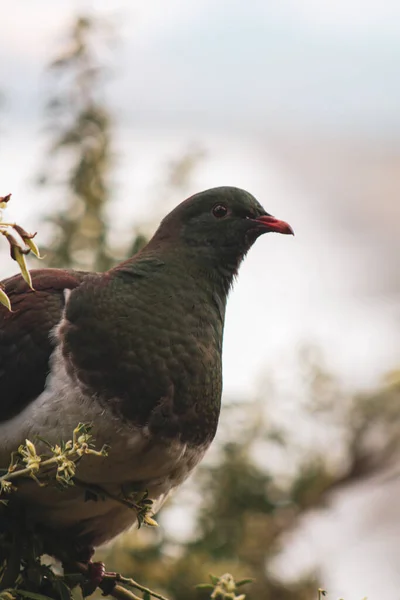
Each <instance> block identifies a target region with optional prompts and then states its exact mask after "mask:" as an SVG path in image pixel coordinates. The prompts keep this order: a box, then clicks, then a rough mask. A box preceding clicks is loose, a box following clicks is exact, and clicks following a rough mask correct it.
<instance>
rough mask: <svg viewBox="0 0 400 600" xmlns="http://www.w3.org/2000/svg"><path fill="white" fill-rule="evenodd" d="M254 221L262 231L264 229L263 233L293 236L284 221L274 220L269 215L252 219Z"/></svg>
mask: <svg viewBox="0 0 400 600" xmlns="http://www.w3.org/2000/svg"><path fill="white" fill-rule="evenodd" d="M254 221H255V222H256V223H260V225H262V227H263V229H264V228H265V232H267V231H276V232H277V233H284V234H287V235H294V231H293V229H292V228H291V227H290V225H289V224H288V223H286V222H285V221H279V219H275V217H272V216H271V215H262V216H261V217H257V219H254Z"/></svg>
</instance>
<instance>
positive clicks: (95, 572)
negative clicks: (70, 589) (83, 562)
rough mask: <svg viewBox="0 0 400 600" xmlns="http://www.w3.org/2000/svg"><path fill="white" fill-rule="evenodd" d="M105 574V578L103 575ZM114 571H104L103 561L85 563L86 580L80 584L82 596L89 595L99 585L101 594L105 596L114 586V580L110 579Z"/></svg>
mask: <svg viewBox="0 0 400 600" xmlns="http://www.w3.org/2000/svg"><path fill="white" fill-rule="evenodd" d="M105 575H107V576H108V577H107V580H106V581H105V580H104V576H105ZM115 575H116V574H115V573H108V572H107V573H106V567H105V564H104V563H103V562H92V561H89V562H88V563H87V581H86V582H85V583H84V584H83V585H82V592H83V596H90V595H91V594H93V592H94V591H95V590H96V589H97V588H98V587H101V590H102V592H103V596H107V595H108V594H109V593H110V592H111V591H112V589H113V588H114V586H115V581H114V580H113V579H112V577H113V576H115Z"/></svg>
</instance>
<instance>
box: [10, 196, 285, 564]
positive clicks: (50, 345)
mask: <svg viewBox="0 0 400 600" xmlns="http://www.w3.org/2000/svg"><path fill="white" fill-rule="evenodd" d="M267 232H278V233H281V234H293V230H292V228H291V227H290V226H289V225H288V224H287V223H286V222H284V221H281V220H279V219H276V218H275V217H273V216H271V215H270V214H269V213H267V212H266V211H265V210H264V208H263V207H262V206H261V204H260V203H259V202H258V201H257V200H256V199H255V198H254V196H252V195H251V194H250V193H249V192H247V191H245V190H243V189H239V188H235V187H230V186H225V187H218V188H212V189H208V190H205V191H202V192H200V193H197V194H195V195H193V196H191V197H190V198H188V199H186V200H184V201H183V202H182V203H180V204H179V205H178V206H176V207H175V208H174V209H173V210H172V211H171V212H170V213H169V214H168V215H167V216H166V217H165V218H164V219H163V220H162V221H161V224H160V226H159V227H158V229H157V231H156V232H155V234H154V236H153V237H152V238H151V239H150V241H149V242H148V243H147V245H146V246H145V247H144V248H142V249H141V250H140V251H139V252H138V253H137V254H135V255H134V256H133V257H131V258H129V259H128V260H125V261H124V262H122V263H120V264H118V265H116V266H115V267H113V268H111V269H110V270H108V271H106V272H103V273H99V272H84V271H76V270H72V269H67V270H63V269H53V268H44V269H34V270H32V271H31V277H32V287H33V289H31V288H30V287H29V286H28V285H27V284H26V282H25V281H24V280H23V278H22V276H21V275H16V276H13V277H10V278H8V279H5V280H4V281H3V282H2V287H3V289H4V290H5V292H6V293H7V295H8V296H9V298H10V301H11V305H12V311H11V312H10V311H8V310H7V309H6V308H5V307H3V306H0V396H1V399H0V468H7V466H8V464H9V461H10V454H11V453H12V452H13V451H15V450H16V449H17V448H18V446H19V445H20V444H24V443H25V440H26V439H28V440H37V441H38V442H37V443H38V444H39V447H40V443H41V441H40V440H43V439H45V440H47V441H48V442H49V443H50V444H58V443H60V441H61V440H63V441H66V440H68V439H69V438H70V437H71V431H72V430H73V429H74V427H76V425H77V423H79V422H85V423H91V424H92V427H93V433H94V436H95V439H96V443H97V442H98V443H99V444H100V445H103V444H107V445H108V446H109V450H108V456H107V457H104V458H98V457H93V458H92V457H89V456H88V457H84V458H83V459H82V460H81V461H80V463H79V465H78V469H77V477H79V481H81V482H84V484H85V485H87V486H88V487H90V486H95V487H96V489H101V490H104V491H105V492H106V496H105V497H104V498H102V500H98V501H95V500H92V501H91V500H88V499H87V497H85V493H84V489H82V486H72V487H71V488H69V489H68V490H67V491H65V492H63V493H60V492H59V491H58V490H56V489H54V490H53V489H50V488H49V486H47V487H45V488H43V487H40V486H38V485H37V484H36V483H35V482H34V481H31V480H30V481H27V482H26V483H24V484H21V486H20V485H18V486H17V491H16V492H15V494H10V505H12V503H13V502H14V503H15V505H18V506H19V507H21V506H22V507H23V509H24V510H25V511H26V514H28V515H29V518H30V519H32V520H33V521H34V522H35V523H38V524H39V525H40V524H41V525H43V527H45V528H46V530H48V531H50V532H51V533H52V534H54V535H56V539H57V540H66V542H65V543H66V544H67V540H70V542H71V547H72V545H75V546H76V548H78V547H79V548H81V549H82V548H84V549H90V551H91V549H93V548H95V547H97V546H99V545H102V544H104V543H105V542H108V541H109V540H111V539H113V538H114V537H116V536H117V535H118V534H120V533H121V532H123V531H124V530H126V529H128V528H129V527H131V526H132V525H133V524H134V523H135V522H136V520H137V514H136V512H135V510H132V508H131V507H128V506H126V505H125V504H123V503H121V502H119V501H118V500H117V499H116V497H117V495H118V494H119V493H120V491H121V489H123V488H124V486H133V487H132V489H135V490H139V491H142V492H145V493H146V494H147V495H148V498H149V499H150V500H151V501H152V503H153V504H152V514H154V513H155V512H156V511H157V510H158V509H159V507H160V506H161V505H162V504H163V502H164V501H165V499H166V498H167V496H168V495H169V493H170V492H171V491H172V490H174V489H175V488H177V487H178V486H179V485H180V484H181V483H182V482H183V481H184V480H185V479H186V478H187V477H188V475H189V474H190V473H191V472H192V471H193V469H194V468H195V467H196V465H197V464H198V463H199V462H200V461H201V460H202V458H203V456H204V454H205V452H206V450H207V449H208V447H209V446H210V444H211V442H212V440H213V438H214V436H215V434H216V431H217V425H218V420H219V414H220V408H221V395H222V343H223V331H224V322H225V309H226V302H227V297H228V294H229V291H230V289H231V287H232V284H233V282H234V279H235V277H236V276H237V274H238V270H239V267H240V264H241V263H242V261H243V259H244V257H245V256H246V254H247V252H248V250H249V249H250V247H251V246H252V245H253V244H254V242H255V241H256V240H257V238H258V237H259V236H261V235H262V234H264V233H267ZM75 546H74V547H75ZM88 551H89V550H88ZM50 552H52V553H53V554H54V555H55V556H57V552H58V550H57V548H55V549H54V548H53V549H51V551H50Z"/></svg>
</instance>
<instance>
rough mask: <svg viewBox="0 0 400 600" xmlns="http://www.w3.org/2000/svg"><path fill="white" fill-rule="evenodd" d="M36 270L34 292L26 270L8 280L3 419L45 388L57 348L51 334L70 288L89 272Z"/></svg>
mask: <svg viewBox="0 0 400 600" xmlns="http://www.w3.org/2000/svg"><path fill="white" fill-rule="evenodd" d="M31 275H32V283H33V287H34V291H33V290H31V289H30V288H29V287H28V286H27V284H26V283H25V282H24V280H23V279H22V277H21V275H16V276H14V277H10V278H9V279H6V280H4V281H3V282H2V285H3V288H4V290H5V292H6V293H7V294H8V296H9V298H10V301H11V306H12V312H9V311H8V310H7V309H6V308H5V307H4V306H2V305H0V423H1V422H4V421H7V420H8V419H10V418H11V417H13V416H14V415H16V414H18V413H19V412H20V411H21V410H22V409H23V408H24V407H25V406H26V405H27V404H29V402H31V401H32V400H34V399H35V398H36V397H37V396H38V395H39V394H40V393H41V392H42V391H43V389H44V386H45V381H46V377H47V375H48V372H49V358H50V355H51V353H52V350H53V342H52V340H51V337H50V333H51V330H52V329H53V328H54V326H55V325H57V323H58V322H59V321H60V318H61V315H62V310H63V307H64V304H65V298H64V290H65V289H74V288H76V287H77V286H78V285H79V284H80V283H81V282H82V280H83V279H84V277H85V275H86V274H85V273H82V272H77V271H61V270H59V269H40V270H33V271H31Z"/></svg>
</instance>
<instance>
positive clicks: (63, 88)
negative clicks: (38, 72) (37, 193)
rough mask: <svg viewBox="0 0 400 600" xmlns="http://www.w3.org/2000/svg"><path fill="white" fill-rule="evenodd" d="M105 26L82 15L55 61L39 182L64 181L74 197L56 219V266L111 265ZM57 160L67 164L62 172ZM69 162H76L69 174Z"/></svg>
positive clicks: (52, 257) (51, 257)
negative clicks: (46, 152) (103, 56)
mask: <svg viewBox="0 0 400 600" xmlns="http://www.w3.org/2000/svg"><path fill="white" fill-rule="evenodd" d="M103 29H104V25H103V23H102V22H101V21H99V20H96V19H95V18H93V17H90V18H89V17H85V16H80V17H78V18H77V19H76V21H75V23H74V24H73V27H72V30H71V33H70V36H69V38H68V39H67V40H66V41H65V44H64V47H63V49H62V50H61V52H60V54H59V55H58V56H57V58H56V59H55V60H53V61H52V62H51V64H50V70H51V72H52V73H53V75H54V76H56V77H57V79H56V82H57V83H58V85H57V87H56V91H55V92H54V94H53V96H52V97H51V98H50V100H49V101H48V104H47V117H48V128H49V131H50V132H51V136H52V138H53V141H52V143H51V146H50V152H49V156H48V158H47V161H46V163H47V167H46V171H45V172H44V173H42V174H41V176H40V178H39V182H40V183H41V184H42V185H45V184H46V185H49V184H50V183H51V184H60V183H61V185H62V187H63V188H64V189H66V192H67V198H68V204H67V205H65V206H64V208H63V210H61V211H59V212H58V213H56V214H53V215H52V216H51V218H50V221H51V223H52V224H53V226H54V227H53V230H54V232H55V234H53V241H52V243H51V244H50V247H49V248H47V249H46V255H47V257H48V258H47V263H48V264H49V265H50V266H58V265H59V264H62V265H63V266H64V267H70V266H72V265H78V266H79V267H81V268H87V269H98V270H105V269H106V268H108V267H109V266H110V264H111V258H110V256H109V254H108V251H107V223H106V219H105V215H104V209H105V205H106V203H107V202H108V200H109V183H108V181H109V171H110V166H111V162H112V161H111V156H112V144H111V116H110V114H109V111H108V110H107V107H106V105H105V102H104V101H103V100H102V98H101V82H102V79H103V78H104V74H105V69H104V67H103V66H102V65H101V64H100V62H99V60H98V58H97V52H99V46H103V47H104V46H105V42H104V41H103V39H102V37H101V36H99V35H98V34H99V32H100V33H102V32H103ZM102 42H103V43H102ZM96 51H97V52H96ZM57 159H58V160H59V161H60V163H61V165H62V169H61V173H60V176H59V177H57V164H58V163H57ZM65 165H70V167H69V171H68V173H67V175H66V178H65Z"/></svg>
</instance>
